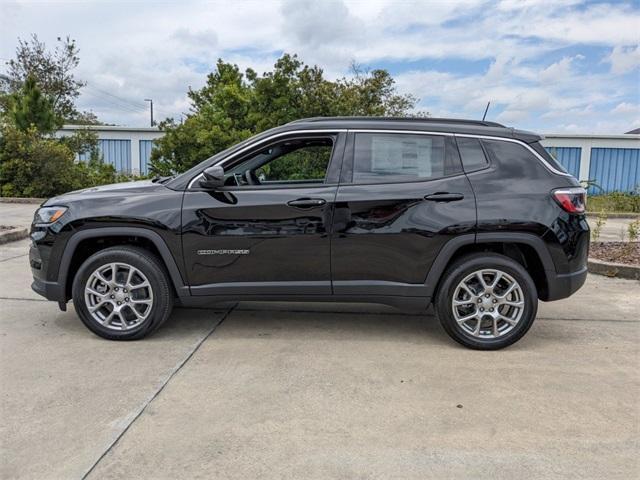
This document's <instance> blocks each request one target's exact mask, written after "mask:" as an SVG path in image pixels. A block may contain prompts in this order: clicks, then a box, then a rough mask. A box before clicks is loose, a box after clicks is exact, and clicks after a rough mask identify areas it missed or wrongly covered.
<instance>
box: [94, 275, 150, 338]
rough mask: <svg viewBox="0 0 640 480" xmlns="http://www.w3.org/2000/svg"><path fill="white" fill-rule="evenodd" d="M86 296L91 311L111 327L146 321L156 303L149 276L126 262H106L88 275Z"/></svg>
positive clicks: (127, 326) (133, 325) (115, 327)
mask: <svg viewBox="0 0 640 480" xmlns="http://www.w3.org/2000/svg"><path fill="white" fill-rule="evenodd" d="M84 297H85V303H86V306H87V309H88V311H89V314H90V315H91V316H92V317H93V319H94V320H96V321H97V322H98V323H99V324H101V325H103V326H104V327H106V328H109V329H111V330H120V331H122V330H130V329H132V328H135V327H137V326H139V325H140V324H142V323H143V322H145V321H146V320H147V318H148V317H149V314H150V313H151V309H152V307H153V290H152V288H151V284H150V283H149V280H148V279H147V277H146V276H145V275H144V273H142V272H141V271H140V270H139V269H137V268H135V267H134V266H132V265H129V264H127V263H121V262H118V263H107V264H105V265H102V266H100V267H98V268H97V269H96V270H94V272H93V273H92V274H91V275H90V276H89V279H88V280H87V283H86V285H85V290H84Z"/></svg>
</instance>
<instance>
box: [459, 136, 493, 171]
mask: <svg viewBox="0 0 640 480" xmlns="http://www.w3.org/2000/svg"><path fill="white" fill-rule="evenodd" d="M456 141H457V142H458V150H459V151H460V157H461V158H462V166H463V167H464V171H465V172H470V171H472V170H478V169H480V168H484V167H485V166H486V165H487V157H485V155H484V151H483V150H482V145H480V140H478V139H477V138H465V137H457V138H456Z"/></svg>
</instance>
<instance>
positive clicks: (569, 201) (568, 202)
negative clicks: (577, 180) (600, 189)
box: [553, 187, 587, 213]
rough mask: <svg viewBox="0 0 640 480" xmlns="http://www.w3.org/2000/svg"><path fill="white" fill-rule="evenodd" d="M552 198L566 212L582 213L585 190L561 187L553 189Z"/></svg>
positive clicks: (585, 198)
mask: <svg viewBox="0 0 640 480" xmlns="http://www.w3.org/2000/svg"><path fill="white" fill-rule="evenodd" d="M553 199H554V200H555V201H556V202H557V203H558V205H560V206H561V207H562V209H563V210H564V211H565V212H568V213H584V211H585V206H586V201H587V192H586V191H585V189H584V188H580V187H576V188H562V189H560V190H554V191H553Z"/></svg>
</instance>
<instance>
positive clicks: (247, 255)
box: [30, 117, 589, 349]
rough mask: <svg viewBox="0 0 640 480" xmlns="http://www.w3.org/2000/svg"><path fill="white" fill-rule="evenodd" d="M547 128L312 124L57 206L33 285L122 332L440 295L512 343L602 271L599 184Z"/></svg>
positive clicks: (452, 329) (36, 250) (52, 205)
mask: <svg viewBox="0 0 640 480" xmlns="http://www.w3.org/2000/svg"><path fill="white" fill-rule="evenodd" d="M540 139H541V137H540V136H539V135H536V134H533V133H530V132H524V131H520V130H514V129H512V128H506V127H504V126H503V125H500V124H497V123H493V122H480V121H472V120H469V121H467V120H451V119H404V118H403V119H400V118H356V117H345V118H311V119H304V120H299V121H295V122H292V123H289V124H287V125H284V126H282V127H278V128H274V129H272V130H269V131H266V132H264V133H261V134H259V135H256V136H255V137H252V138H250V139H248V140H246V141H244V142H242V143H240V144H238V145H236V146H234V147H232V148H230V149H228V150H225V151H223V152H220V153H218V154H217V155H214V156H213V157H211V158H209V159H207V160H205V161H203V162H202V163H201V164H199V165H198V166H196V167H194V168H192V169H191V170H189V171H187V172H185V173H183V174H181V175H177V176H174V177H170V178H159V179H154V180H151V181H142V182H134V183H124V184H117V185H108V186H103V187H97V188H90V189H86V190H82V191H78V192H72V193H68V194H66V195H62V196H59V197H55V198H52V199H50V200H48V201H46V202H45V203H44V204H43V205H42V207H41V208H40V209H39V210H38V211H37V213H36V215H35V219H34V223H33V226H32V229H31V239H32V247H31V252H30V263H31V268H32V271H33V276H34V282H33V285H32V288H33V289H34V290H35V291H36V292H38V293H39V294H41V295H43V296H45V297H46V298H47V299H49V300H54V301H57V302H58V304H59V305H60V308H62V309H63V310H64V309H65V308H66V303H67V301H68V300H69V299H73V303H74V306H75V310H76V312H77V314H78V315H79V316H80V318H81V319H82V321H83V322H84V323H85V325H86V326H87V327H88V328H89V329H90V330H92V331H93V332H95V333H96V334H98V335H100V336H102V337H105V338H108V339H114V340H129V339H138V338H142V337H144V336H145V335H147V334H149V333H150V332H152V331H153V330H155V329H156V328H158V327H159V326H160V325H161V324H162V322H164V321H165V320H166V319H167V317H168V316H169V315H170V313H171V309H172V307H173V305H174V304H180V305H198V304H205V303H211V302H212V301H230V300H233V301H238V300H278V301H281V300H286V301H340V302H375V303H383V304H388V305H393V306H396V307H400V308H406V309H411V310H419V311H425V310H426V309H427V308H428V307H429V304H431V303H433V304H434V306H435V310H436V313H437V315H438V317H439V319H440V322H441V323H442V325H443V327H444V328H445V330H446V331H447V333H448V334H449V335H450V336H451V337H453V338H454V339H455V340H457V341H458V342H460V343H461V344H463V345H465V346H467V347H471V348H477V349H497V348H502V347H505V346H507V345H510V344H512V343H514V342H515V341H517V340H518V339H519V338H521V337H522V336H523V335H524V334H525V333H526V332H527V330H528V329H529V327H531V324H532V323H533V320H534V318H535V316H536V311H537V303H538V299H540V300H544V301H549V300H557V299H560V298H565V297H567V296H569V295H571V294H572V293H573V292H575V291H576V290H577V289H578V288H580V286H582V284H583V283H584V281H585V278H586V275H587V267H586V265H587V252H588V245H589V227H588V225H587V222H586V220H585V216H584V207H585V191H584V190H583V189H582V188H581V187H580V185H579V183H578V182H577V181H576V179H575V178H573V177H572V176H571V175H569V174H568V173H566V171H565V170H564V169H563V168H562V167H561V166H560V165H559V164H558V163H557V162H556V161H555V160H554V159H553V158H552V157H551V156H550V155H549V154H548V153H547V152H546V151H545V150H544V148H543V147H542V146H541V145H540V143H539V140H540Z"/></svg>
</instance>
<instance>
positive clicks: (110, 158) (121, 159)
mask: <svg viewBox="0 0 640 480" xmlns="http://www.w3.org/2000/svg"><path fill="white" fill-rule="evenodd" d="M98 148H99V149H100V153H101V154H102V160H103V161H104V162H105V163H110V164H111V165H113V166H114V167H116V171H118V172H122V173H131V140H100V141H99V144H98Z"/></svg>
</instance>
